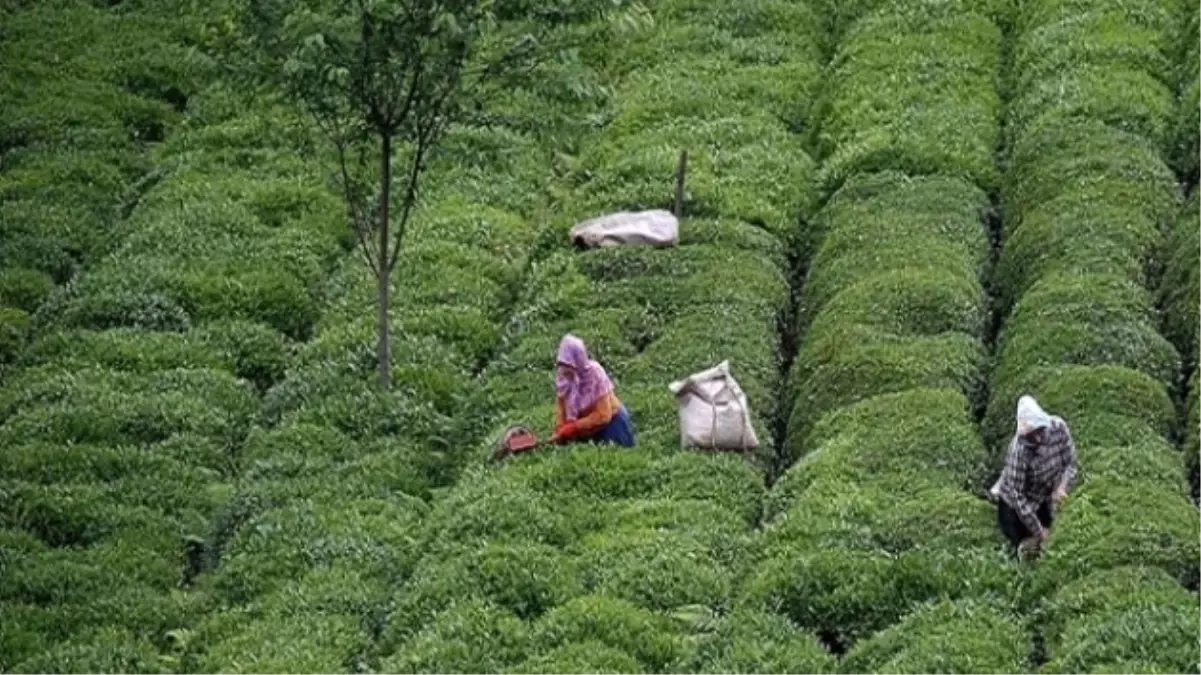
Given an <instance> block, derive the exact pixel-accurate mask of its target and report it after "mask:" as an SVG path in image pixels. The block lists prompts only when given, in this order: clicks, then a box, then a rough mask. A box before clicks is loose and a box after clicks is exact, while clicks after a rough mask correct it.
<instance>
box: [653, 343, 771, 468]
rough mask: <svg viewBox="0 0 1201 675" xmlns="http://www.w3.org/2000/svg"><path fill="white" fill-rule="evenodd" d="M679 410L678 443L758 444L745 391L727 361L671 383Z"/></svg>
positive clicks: (734, 447) (748, 447)
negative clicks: (731, 371) (732, 373)
mask: <svg viewBox="0 0 1201 675" xmlns="http://www.w3.org/2000/svg"><path fill="white" fill-rule="evenodd" d="M670 389H671V393H672V394H675V397H676V405H677V406H678V409H679V414H680V447H684V448H690V447H692V448H709V449H710V450H753V449H755V448H757V447H759V439H758V437H757V436H756V435H755V427H754V425H753V424H752V423H751V410H750V406H748V405H747V400H746V394H745V393H743V391H742V387H739V386H738V382H737V381H735V379H734V376H733V375H731V374H730V362H729V361H722V362H721V363H719V364H718V365H716V366H714V367H712V368H710V369H708V370H705V371H702V372H699V373H695V374H693V375H691V376H689V377H688V378H686V379H683V380H680V381H678V382H672V383H671V385H670Z"/></svg>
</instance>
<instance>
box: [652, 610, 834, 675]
mask: <svg viewBox="0 0 1201 675" xmlns="http://www.w3.org/2000/svg"><path fill="white" fill-rule="evenodd" d="M675 670H679V671H688V672H695V673H742V672H757V673H829V672H834V659H833V658H832V657H831V655H830V654H829V653H828V652H827V651H826V650H825V648H823V647H822V645H821V643H819V642H818V641H817V638H815V637H814V636H812V635H808V634H805V633H802V632H801V631H799V630H798V629H797V628H796V626H794V625H793V624H792V623H791V622H789V621H788V619H786V618H784V617H782V616H779V615H777V614H769V613H766V612H761V611H755V610H747V609H735V610H734V611H733V612H731V613H730V614H729V615H728V616H726V617H723V618H722V619H721V620H719V622H718V623H717V625H715V626H713V627H712V629H711V630H710V631H709V632H706V633H704V634H702V635H701V636H700V637H699V638H698V639H697V642H696V649H695V651H694V652H693V653H690V654H689V656H688V659H687V660H685V661H683V662H682V663H681V664H680V665H679V666H677V667H676V668H675Z"/></svg>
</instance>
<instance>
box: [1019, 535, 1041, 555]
mask: <svg viewBox="0 0 1201 675" xmlns="http://www.w3.org/2000/svg"><path fill="white" fill-rule="evenodd" d="M1046 537H1047V531H1046V530H1043V531H1042V532H1040V533H1039V534H1035V535H1031V536H1029V537H1027V538H1025V539H1023V540H1022V543H1020V544H1018V553H1019V554H1021V555H1022V556H1024V557H1029V558H1037V557H1038V555H1039V554H1040V553H1041V552H1042V548H1043V541H1044V540H1045V539H1046Z"/></svg>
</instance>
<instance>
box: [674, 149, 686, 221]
mask: <svg viewBox="0 0 1201 675" xmlns="http://www.w3.org/2000/svg"><path fill="white" fill-rule="evenodd" d="M687 171H688V151H687V150H681V151H680V164H679V166H677V167H676V207H675V214H676V218H683V217H684V175H685V173H686V172H687Z"/></svg>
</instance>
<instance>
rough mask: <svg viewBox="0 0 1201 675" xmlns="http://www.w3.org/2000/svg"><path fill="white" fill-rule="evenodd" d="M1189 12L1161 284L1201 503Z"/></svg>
mask: <svg viewBox="0 0 1201 675" xmlns="http://www.w3.org/2000/svg"><path fill="white" fill-rule="evenodd" d="M1188 5H1189V7H1188V8H1187V9H1186V10H1185V14H1186V16H1188V17H1189V18H1188V21H1187V22H1184V23H1186V25H1187V30H1186V31H1185V33H1184V46H1185V48H1184V50H1183V56H1182V60H1181V61H1179V62H1178V65H1179V66H1181V68H1180V70H1181V76H1182V77H1181V82H1180V92H1179V93H1180V106H1181V108H1180V110H1179V112H1178V113H1177V122H1178V123H1179V127H1178V134H1177V145H1176V147H1175V148H1174V151H1175V152H1174V155H1173V157H1172V159H1173V160H1174V162H1173V163H1174V168H1175V169H1176V173H1177V176H1178V177H1179V178H1180V181H1181V183H1182V185H1183V186H1184V189H1185V190H1186V192H1187V194H1188V196H1187V197H1186V199H1185V202H1184V207H1183V208H1182V209H1181V211H1180V214H1179V216H1178V217H1177V219H1176V221H1175V223H1174V227H1173V228H1172V232H1171V234H1170V235H1169V236H1168V237H1167V239H1166V240H1165V243H1166V246H1165V248H1164V252H1163V258H1162V259H1163V260H1164V261H1165V266H1164V276H1163V278H1162V279H1160V289H1159V290H1160V298H1159V301H1160V307H1161V308H1162V309H1163V311H1164V317H1163V318H1164V334H1165V335H1166V336H1167V337H1168V339H1170V340H1171V341H1172V343H1173V344H1175V345H1176V348H1177V349H1178V350H1180V355H1181V357H1182V358H1183V360H1184V373H1185V376H1186V380H1185V383H1184V384H1185V386H1186V389H1185V391H1184V392H1183V393H1184V397H1185V402H1184V416H1183V423H1184V429H1183V432H1184V433H1183V435H1184V448H1183V449H1184V456H1185V461H1186V463H1187V468H1188V478H1189V484H1190V487H1191V488H1192V491H1193V499H1194V500H1196V499H1197V498H1198V491H1199V487H1198V482H1199V480H1201V479H1199V476H1198V473H1199V471H1201V469H1199V466H1201V449H1199V448H1198V444H1197V438H1198V433H1199V431H1198V426H1199V424H1201V423H1199V422H1198V415H1199V412H1198V400H1199V397H1201V390H1199V389H1198V386H1199V385H1198V375H1197V362H1198V353H1199V352H1201V336H1199V335H1198V323H1199V322H1201V317H1199V316H1198V306H1199V305H1201V298H1199V296H1198V294H1199V293H1201V291H1199V290H1198V288H1201V270H1199V267H1201V261H1199V260H1198V258H1197V255H1196V253H1197V248H1198V246H1199V245H1201V244H1199V238H1201V228H1199V227H1198V223H1199V221H1201V213H1199V211H1201V202H1199V201H1198V199H1199V196H1198V183H1197V181H1198V173H1197V157H1198V152H1201V150H1199V149H1198V140H1197V138H1198V133H1201V132H1199V127H1201V119H1199V118H1198V110H1199V109H1201V70H1199V69H1201V65H1198V63H1199V61H1201V46H1199V42H1201V41H1199V40H1198V38H1197V35H1198V31H1199V30H1201V26H1199V22H1201V8H1199V7H1197V6H1193V5H1192V3H1188Z"/></svg>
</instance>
